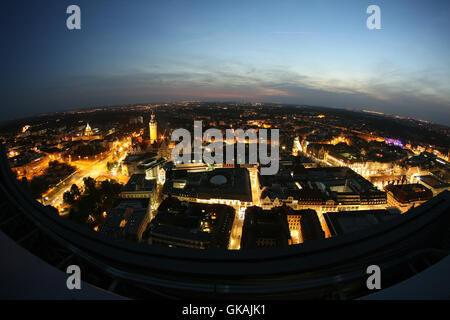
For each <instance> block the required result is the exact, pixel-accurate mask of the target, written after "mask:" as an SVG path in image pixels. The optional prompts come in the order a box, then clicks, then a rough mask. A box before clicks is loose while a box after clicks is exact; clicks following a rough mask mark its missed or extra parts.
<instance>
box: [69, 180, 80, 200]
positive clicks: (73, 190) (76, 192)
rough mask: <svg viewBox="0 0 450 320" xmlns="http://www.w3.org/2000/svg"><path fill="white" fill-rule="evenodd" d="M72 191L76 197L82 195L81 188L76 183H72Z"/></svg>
mask: <svg viewBox="0 0 450 320" xmlns="http://www.w3.org/2000/svg"><path fill="white" fill-rule="evenodd" d="M70 193H71V194H72V195H73V196H74V197H79V196H80V195H81V192H80V189H79V188H78V186H77V185H76V184H75V183H74V184H72V186H71V187H70Z"/></svg>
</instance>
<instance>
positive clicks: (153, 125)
mask: <svg viewBox="0 0 450 320" xmlns="http://www.w3.org/2000/svg"><path fill="white" fill-rule="evenodd" d="M148 128H149V135H150V143H154V142H156V140H158V123H157V122H156V120H155V114H154V113H152V115H151V118H150V122H149V123H148Z"/></svg>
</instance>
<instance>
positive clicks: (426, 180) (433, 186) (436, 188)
mask: <svg viewBox="0 0 450 320" xmlns="http://www.w3.org/2000/svg"><path fill="white" fill-rule="evenodd" d="M416 179H417V182H418V183H420V184H422V185H424V186H425V187H427V188H428V189H430V190H431V191H432V192H433V196H437V195H438V194H439V193H441V192H442V191H445V190H450V183H445V182H443V181H441V180H440V179H438V178H437V177H435V176H433V175H425V176H419V177H416Z"/></svg>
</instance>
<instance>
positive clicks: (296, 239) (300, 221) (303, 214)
mask: <svg viewBox="0 0 450 320" xmlns="http://www.w3.org/2000/svg"><path fill="white" fill-rule="evenodd" d="M273 210H280V211H282V212H283V213H284V214H285V215H286V218H287V221H288V224H289V231H290V233H291V238H292V244H299V243H304V242H308V241H311V240H321V239H325V232H324V231H323V230H322V226H321V224H320V221H319V218H318V216H317V213H316V211H314V210H311V209H305V210H293V209H292V208H291V207H288V206H283V207H279V208H274V209H272V211H273Z"/></svg>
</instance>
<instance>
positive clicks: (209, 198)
mask: <svg viewBox="0 0 450 320" xmlns="http://www.w3.org/2000/svg"><path fill="white" fill-rule="evenodd" d="M166 175H167V177H166V182H165V184H164V187H163V195H164V196H165V197H168V196H172V197H176V198H178V199H180V200H182V201H189V202H200V203H209V204H226V205H230V206H239V207H248V206H251V205H252V204H253V203H252V191H251V187H250V175H249V172H248V170H247V169H245V168H216V169H214V170H211V171H203V172H190V171H187V170H170V171H168V172H167V173H166Z"/></svg>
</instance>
